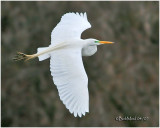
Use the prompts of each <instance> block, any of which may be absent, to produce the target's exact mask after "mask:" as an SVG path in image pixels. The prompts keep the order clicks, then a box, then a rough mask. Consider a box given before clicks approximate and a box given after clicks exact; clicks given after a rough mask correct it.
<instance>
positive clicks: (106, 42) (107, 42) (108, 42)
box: [99, 41, 114, 44]
mask: <svg viewBox="0 0 160 128" xmlns="http://www.w3.org/2000/svg"><path fill="white" fill-rule="evenodd" d="M99 43H101V44H113V43H114V42H110V41H99Z"/></svg>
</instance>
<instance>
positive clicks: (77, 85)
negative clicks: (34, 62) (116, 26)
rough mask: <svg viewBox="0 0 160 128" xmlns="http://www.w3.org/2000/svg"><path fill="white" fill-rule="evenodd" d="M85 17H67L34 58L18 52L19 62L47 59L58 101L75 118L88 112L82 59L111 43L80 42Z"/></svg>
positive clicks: (68, 15) (74, 14) (80, 15)
mask: <svg viewBox="0 0 160 128" xmlns="http://www.w3.org/2000/svg"><path fill="white" fill-rule="evenodd" d="M90 27H91V24H90V23H89V22H88V20H87V15H86V13H84V14H83V13H80V14H79V13H67V14H65V15H63V16H62V18H61V21H60V22H59V23H58V24H57V26H56V27H55V28H54V29H53V31H52V33H51V44H50V46H49V47H43V48H38V49H37V54H33V55H26V54H24V53H20V52H18V58H15V60H21V59H26V60H29V59H33V58H35V57H38V58H39V61H43V60H45V59H47V58H50V71H51V75H52V76H53V82H54V84H55V85H56V87H57V89H58V93H59V96H60V99H61V100H62V102H63V103H64V104H65V106H66V108H67V109H69V111H70V113H73V114H74V116H75V117H77V116H79V117H81V116H82V115H85V113H86V112H89V94H88V77H87V74H86V72H85V69H84V65H83V61H82V56H91V55H93V54H95V53H96V51H97V45H100V44H108V43H113V42H108V41H98V40H96V39H81V33H82V32H83V31H84V30H86V29H88V28H90Z"/></svg>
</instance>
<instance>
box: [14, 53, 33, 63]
mask: <svg viewBox="0 0 160 128" xmlns="http://www.w3.org/2000/svg"><path fill="white" fill-rule="evenodd" d="M33 58H35V56H34V54H33V55H27V54H24V53H22V52H17V55H16V56H15V58H13V60H15V61H20V60H24V61H27V60H30V59H33Z"/></svg>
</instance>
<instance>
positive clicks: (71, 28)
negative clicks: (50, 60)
mask: <svg viewBox="0 0 160 128" xmlns="http://www.w3.org/2000/svg"><path fill="white" fill-rule="evenodd" d="M90 27H91V24H90V23H89V22H88V20H87V14H86V13H84V14H83V13H80V14H79V13H66V14H64V15H63V16H62V18H61V21H60V22H59V23H58V24H57V26H56V27H55V28H54V29H53V31H52V33H51V45H53V44H54V45H55V44H57V43H62V42H64V41H66V40H69V39H73V38H76V39H80V38H81V33H82V32H83V31H84V30H86V29H88V28H90Z"/></svg>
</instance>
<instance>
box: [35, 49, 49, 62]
mask: <svg viewBox="0 0 160 128" xmlns="http://www.w3.org/2000/svg"><path fill="white" fill-rule="evenodd" d="M47 48H48V47H41V48H38V49H37V53H39V52H42V51H44V50H46V49H47ZM49 57H50V55H49V54H47V53H46V54H43V55H40V56H38V59H39V61H43V60H45V59H48V58H49Z"/></svg>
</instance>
